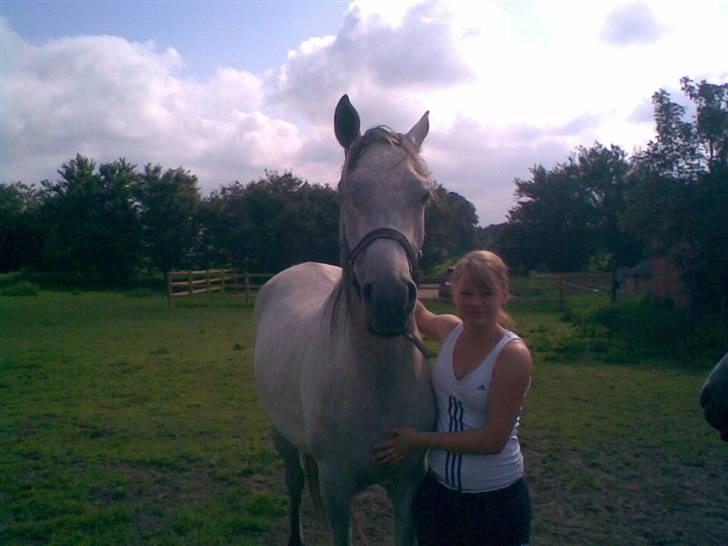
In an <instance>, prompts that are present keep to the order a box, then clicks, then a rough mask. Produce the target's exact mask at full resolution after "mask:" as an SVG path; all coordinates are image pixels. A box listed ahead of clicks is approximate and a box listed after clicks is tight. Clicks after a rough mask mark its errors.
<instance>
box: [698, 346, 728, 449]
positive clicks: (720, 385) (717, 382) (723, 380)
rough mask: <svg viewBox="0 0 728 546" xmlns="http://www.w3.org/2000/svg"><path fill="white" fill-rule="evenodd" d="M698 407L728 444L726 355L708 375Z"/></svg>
mask: <svg viewBox="0 0 728 546" xmlns="http://www.w3.org/2000/svg"><path fill="white" fill-rule="evenodd" d="M700 405H701V406H702V407H703V412H704V413H705V420H706V421H707V422H708V423H709V424H710V425H711V426H713V427H714V428H716V429H718V430H719V431H720V437H721V438H722V439H723V440H724V441H726V442H728V353H726V354H725V355H723V358H721V359H720V362H718V364H717V365H716V366H715V368H713V371H711V372H710V375H708V379H707V380H706V381H705V384H704V385H703V388H702V389H701V390H700Z"/></svg>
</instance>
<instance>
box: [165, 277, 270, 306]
mask: <svg viewBox="0 0 728 546" xmlns="http://www.w3.org/2000/svg"><path fill="white" fill-rule="evenodd" d="M272 276H273V275H272V274H269V273H248V272H243V273H241V272H239V271H236V270H234V269H200V270H189V271H170V272H169V274H168V275H167V304H168V305H169V306H171V305H172V300H173V299H174V298H183V297H189V296H194V295H196V294H212V293H213V292H220V293H222V294H231V295H239V296H244V297H245V303H246V305H247V304H249V303H250V301H251V298H252V296H253V295H254V294H255V293H256V292H257V291H258V289H259V288H260V287H261V286H263V284H264V282H265V281H267V280H268V279H270V278H271V277H272Z"/></svg>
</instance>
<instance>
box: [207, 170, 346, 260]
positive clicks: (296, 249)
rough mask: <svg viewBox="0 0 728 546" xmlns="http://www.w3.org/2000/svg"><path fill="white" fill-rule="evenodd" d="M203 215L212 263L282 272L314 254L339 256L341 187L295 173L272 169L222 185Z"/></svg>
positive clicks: (315, 257) (317, 257) (330, 257)
mask: <svg viewBox="0 0 728 546" xmlns="http://www.w3.org/2000/svg"><path fill="white" fill-rule="evenodd" d="M202 221H203V238H202V249H201V253H202V254H203V255H204V257H205V259H206V260H207V261H208V262H209V263H215V264H218V265H226V264H232V265H235V266H236V267H239V268H243V269H247V270H249V271H259V272H276V271H280V270H281V269H283V268H285V267H288V266H290V265H293V264H296V263H300V262H303V261H308V260H314V261H322V262H328V263H337V262H338V256H337V248H338V225H339V203H338V196H337V194H336V191H335V190H333V189H331V188H328V187H324V186H317V185H311V184H309V183H308V182H306V181H305V180H302V179H300V178H298V177H296V176H294V175H293V174H292V173H284V174H282V175H279V174H278V173H277V172H275V171H266V174H265V177H264V178H261V179H259V180H257V181H254V182H250V183H248V184H245V185H244V184H241V183H240V182H235V183H233V184H231V185H228V186H224V187H222V188H221V189H220V190H219V191H217V192H213V193H212V194H211V195H210V196H209V198H208V199H206V200H205V201H204V203H203V211H202Z"/></svg>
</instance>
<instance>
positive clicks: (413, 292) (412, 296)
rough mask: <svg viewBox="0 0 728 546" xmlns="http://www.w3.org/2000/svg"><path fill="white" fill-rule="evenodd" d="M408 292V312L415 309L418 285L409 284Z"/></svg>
mask: <svg viewBox="0 0 728 546" xmlns="http://www.w3.org/2000/svg"><path fill="white" fill-rule="evenodd" d="M407 291H408V296H409V299H408V300H407V310H408V311H411V310H412V309H414V307H415V302H416V301H417V285H416V284H415V283H413V282H408V283H407Z"/></svg>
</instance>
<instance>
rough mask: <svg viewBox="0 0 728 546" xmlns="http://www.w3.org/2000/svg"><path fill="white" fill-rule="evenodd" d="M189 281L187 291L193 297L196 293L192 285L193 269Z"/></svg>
mask: <svg viewBox="0 0 728 546" xmlns="http://www.w3.org/2000/svg"><path fill="white" fill-rule="evenodd" d="M187 281H188V287H187V291H188V292H189V295H190V296H192V295H193V294H194V292H193V290H194V287H193V285H192V270H191V269H190V271H189V276H188V279H187Z"/></svg>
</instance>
